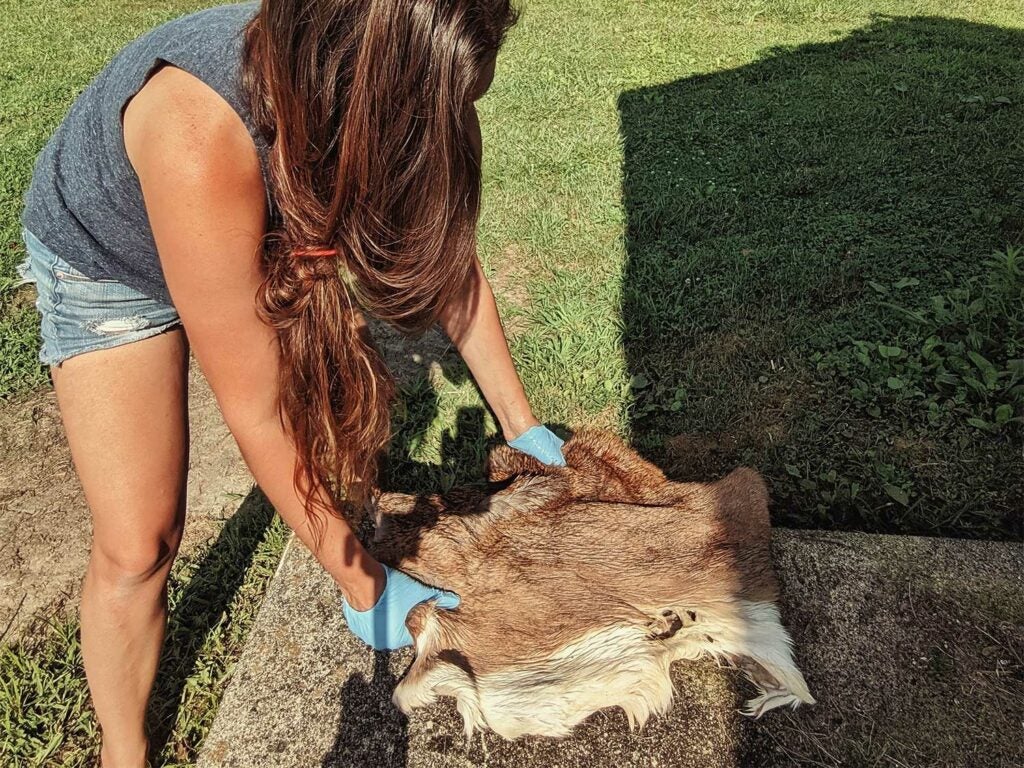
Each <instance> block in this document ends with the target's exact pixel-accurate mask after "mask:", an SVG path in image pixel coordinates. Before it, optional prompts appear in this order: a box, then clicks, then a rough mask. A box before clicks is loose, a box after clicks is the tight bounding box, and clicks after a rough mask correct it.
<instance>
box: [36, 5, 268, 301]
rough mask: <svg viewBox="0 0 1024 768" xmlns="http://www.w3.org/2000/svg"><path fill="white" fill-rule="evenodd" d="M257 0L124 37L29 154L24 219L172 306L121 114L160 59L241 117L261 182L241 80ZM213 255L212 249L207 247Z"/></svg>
mask: <svg viewBox="0 0 1024 768" xmlns="http://www.w3.org/2000/svg"><path fill="white" fill-rule="evenodd" d="M257 8H258V3H255V2H250V3H244V4H239V5H226V6H219V7H215V8H209V9H207V10H203V11H199V12H198V13H193V14H190V15H188V16H183V17H181V18H178V19H174V20H173V21H169V22H167V23H166V24H163V25H161V26H159V27H156V28H155V29H153V30H151V31H150V32H148V33H147V34H145V35H143V36H142V37H140V38H138V39H137V40H135V41H134V42H131V43H129V44H128V45H127V46H126V47H125V48H123V49H122V50H121V51H120V52H119V53H118V54H117V55H116V56H115V57H114V58H113V59H112V60H111V61H110V63H109V64H108V65H107V66H106V68H104V69H103V70H102V71H101V72H100V73H99V75H97V76H96V78H95V79H94V80H93V81H92V83H91V84H90V85H89V86H88V87H87V88H86V89H85V90H84V91H82V93H81V95H79V97H78V99H77V100H76V101H75V103H74V104H73V105H72V107H71V109H70V111H69V112H68V114H67V116H66V117H65V118H64V120H63V122H62V123H61V125H60V127H58V129H57V131H56V132H55V133H54V134H53V136H52V137H51V138H50V140H49V142H48V143H47V144H46V146H45V147H44V148H43V151H42V152H41V153H40V155H39V157H38V158H37V160H36V163H35V167H34V170H33V173H32V182H31V184H30V186H29V189H28V191H27V193H26V195H25V208H24V212H23V214H22V219H21V221H22V224H23V226H24V227H25V229H27V230H28V231H30V232H31V233H32V234H33V235H35V236H36V237H37V238H38V239H39V240H40V241H41V242H42V243H43V244H44V245H46V246H47V247H48V248H49V249H50V250H52V251H54V252H55V253H56V254H58V255H59V256H60V257H61V258H62V259H64V260H65V261H67V262H68V263H69V264H71V265H72V266H73V267H75V268H76V269H79V270H80V271H81V272H82V273H83V274H85V275H87V276H89V277H94V278H109V279H113V280H117V281H118V282H121V283H124V284H125V285H128V286H129V287H131V288H134V289H136V290H137V291H139V292H141V293H142V294H144V295H146V296H148V297H150V298H153V299H156V300H158V301H162V302H164V303H166V304H171V303H172V302H171V297H170V294H169V293H168V291H167V283H166V282H165V280H164V275H163V270H162V269H161V267H160V259H159V257H158V255H157V250H156V243H155V242H154V241H153V232H152V229H151V228H150V225H149V217H148V216H147V214H146V206H145V203H144V202H143V199H142V189H141V187H140V185H139V180H138V177H137V176H136V175H135V169H134V168H133V167H132V165H131V162H130V161H129V160H128V156H127V154H126V152H125V148H124V132H123V127H122V125H121V113H122V110H123V109H124V107H125V105H126V104H127V103H128V101H129V100H130V99H131V98H132V97H133V96H134V95H135V94H136V93H138V91H139V89H141V88H142V86H143V85H144V84H145V82H146V80H147V78H148V77H149V75H150V74H151V73H152V72H153V71H154V69H155V68H156V67H158V66H160V65H161V64H162V63H164V62H166V63H167V64H171V65H173V66H175V67H178V68H180V69H182V70H184V71H186V72H188V73H190V74H191V75H193V76H195V77H197V78H198V79H199V80H202V81H203V82H204V83H206V84H207V85H209V86H210V87H211V88H212V89H213V90H214V91H216V92H217V93H218V94H219V95H220V96H221V97H222V98H223V99H224V100H225V101H226V102H227V103H228V104H229V105H230V106H231V107H232V109H234V110H235V112H237V113H238V115H239V117H241V119H242V122H243V123H244V124H245V127H246V129H247V130H248V132H249V135H250V136H251V137H252V139H253V142H254V143H255V144H256V151H257V154H258V155H259V158H260V166H261V168H262V171H263V178H264V186H265V188H266V189H267V190H268V204H270V202H271V201H270V200H269V189H270V186H269V184H268V183H267V155H268V151H269V148H268V146H267V144H266V141H265V140H264V139H263V137H262V136H261V135H260V133H259V131H258V130H257V128H256V126H255V123H254V121H253V118H252V114H251V113H250V110H249V108H248V105H247V103H246V98H245V95H244V92H243V90H242V86H241V82H240V77H239V76H240V70H241V56H242V46H243V29H244V27H245V25H246V23H248V22H249V20H250V19H251V18H252V17H253V15H254V14H255V13H256V10H257ZM212 256H215V254H212Z"/></svg>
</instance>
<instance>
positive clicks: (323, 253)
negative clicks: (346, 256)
mask: <svg viewBox="0 0 1024 768" xmlns="http://www.w3.org/2000/svg"><path fill="white" fill-rule="evenodd" d="M337 255H338V249H337V248H295V249H293V250H292V256H293V257H295V258H297V259H318V258H324V257H330V256H337Z"/></svg>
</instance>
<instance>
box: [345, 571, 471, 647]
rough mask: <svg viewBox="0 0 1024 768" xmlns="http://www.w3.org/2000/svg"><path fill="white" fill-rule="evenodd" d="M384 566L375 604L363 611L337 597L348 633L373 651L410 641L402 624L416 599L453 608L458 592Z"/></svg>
mask: <svg viewBox="0 0 1024 768" xmlns="http://www.w3.org/2000/svg"><path fill="white" fill-rule="evenodd" d="M383 567H384V575H385V576H386V577H387V582H386V583H385V584H384V591H383V592H382V593H381V595H380V597H379V598H377V604H376V605H374V606H373V608H370V609H369V610H366V611H357V610H355V609H354V608H352V606H350V605H349V604H348V601H347V600H346V599H345V598H344V597H343V598H342V599H341V609H342V613H344V614H345V621H347V622H348V628H349V629H351V630H352V634H354V635H355V636H356V637H358V638H359V639H360V640H362V641H363V642H364V643H366V644H367V645H369V646H371V647H372V648H373V649H374V650H377V651H393V650H395V649H396V648H403V647H405V646H407V645H412V635H410V634H409V629H408V628H407V627H406V626H405V618H406V616H408V615H409V611H411V610H412V609H413V608H415V607H416V606H417V605H419V604H420V603H425V602H427V601H428V600H436V601H437V606H438V607H439V608H449V609H450V608H457V607H458V606H459V602H460V601H459V596H458V595H456V594H454V593H452V592H445V591H444V590H443V589H436V588H434V587H428V586H427V585H426V584H422V583H420V582H418V581H416V579H414V578H412V577H411V576H409V575H408V574H405V573H402V572H401V571H397V570H395V569H394V568H389V567H388V566H386V565H385V566H383Z"/></svg>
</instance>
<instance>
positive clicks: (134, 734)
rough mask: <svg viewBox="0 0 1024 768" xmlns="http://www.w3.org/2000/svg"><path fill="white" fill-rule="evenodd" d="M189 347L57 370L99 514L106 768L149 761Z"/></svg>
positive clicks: (98, 671)
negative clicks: (147, 723)
mask: <svg viewBox="0 0 1024 768" xmlns="http://www.w3.org/2000/svg"><path fill="white" fill-rule="evenodd" d="M187 373H188V344H187V341H186V340H185V334H184V333H183V332H182V331H181V330H180V329H179V330H174V331H170V332H167V333H163V334H160V335H158V336H154V337H152V338H149V339H145V340H143V341H139V342H134V343H131V344H126V345H124V346H121V347H115V348H113V349H109V350H100V351H96V352H89V353H86V354H83V355H79V356H76V357H73V358H71V359H70V360H68V361H66V362H65V363H64V365H63V366H61V367H60V368H54V369H53V381H54V386H55V387H56V390H57V401H58V403H59V405H60V410H61V416H62V418H63V420H64V426H65V428H66V430H67V435H68V442H69V443H70V445H71V455H72V458H73V459H74V462H75V469H76V470H77V472H78V476H79V478H80V479H81V481H82V487H83V488H84V490H85V497H86V501H87V502H88V504H89V509H90V511H91V512H92V519H93V540H92V552H91V555H90V558H89V566H88V570H87V571H86V576H85V582H84V585H83V588H82V608H81V622H82V655H83V657H84V660H85V672H86V677H87V678H88V680H89V690H90V692H91V694H92V700H93V705H94V706H95V708H96V715H97V717H98V719H99V722H100V726H101V727H102V729H103V749H102V758H101V759H102V765H103V768H121V766H130V768H140V766H144V765H145V762H146V749H147V740H146V734H145V728H144V720H145V714H146V705H147V702H148V699H149V694H150V690H151V689H152V687H153V680H154V677H155V676H156V669H157V663H158V661H159V657H160V648H161V645H162V644H163V637H164V628H165V624H166V619H167V575H168V573H169V572H170V568H171V562H172V561H173V559H174V556H175V554H176V553H177V550H178V543H179V542H180V540H181V531H182V526H183V524H184V520H185V478H186V472H187V470H188V411H187V381H188V380H187Z"/></svg>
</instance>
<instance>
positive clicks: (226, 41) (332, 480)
mask: <svg viewBox="0 0 1024 768" xmlns="http://www.w3.org/2000/svg"><path fill="white" fill-rule="evenodd" d="M513 21H514V14H513V12H512V11H511V9H510V7H509V4H508V2H507V0H312V1H311V0H265V2H264V3H263V4H262V5H261V6H259V7H257V6H256V5H255V4H246V5H234V6H224V7H220V8H215V9H210V10H207V11H202V12H199V13H196V14H193V15H191V16H187V17H184V18H181V19H178V20H175V21H173V22H170V23H168V24H165V25H163V26H161V27H158V28H156V29H155V30H153V31H151V32H150V33H149V34H148V35H146V36H144V37H142V38H140V39H139V40H137V41H135V42H133V43H131V44H130V45H129V46H128V47H127V48H125V49H124V50H123V51H122V52H121V53H119V54H118V55H117V56H116V57H115V58H114V59H113V61H112V62H111V63H110V64H109V65H108V67H107V68H106V69H105V70H104V71H103V72H102V73H101V74H100V75H99V76H98V77H97V78H96V80H95V81H94V82H93V83H92V84H91V85H90V86H89V88H88V89H86V90H85V91H84V92H83V93H82V95H81V96H80V97H79V99H78V100H77V101H76V103H75V105H74V106H73V107H72V109H71V110H70V112H69V114H68V116H67V118H66V119H65V121H64V122H63V124H62V125H61V127H60V128H59V129H58V131H57V132H56V134H55V135H54V137H53V138H52V139H51V141H50V142H49V144H48V145H47V147H46V148H45V149H44V151H43V152H42V154H41V155H40V157H39V159H38V161H37V163H36V168H35V172H34V176H33V181H32V185H31V188H30V190H29V192H28V194H27V196H26V207H25V213H24V216H23V223H24V229H25V241H26V246H27V248H28V252H29V257H28V259H27V260H26V262H25V264H24V266H23V272H24V274H25V275H26V277H28V279H31V280H34V281H35V282H36V284H37V286H38V292H39V301H38V307H39V309H40V312H41V315H42V336H43V348H42V351H41V359H42V360H43V362H44V363H47V364H49V365H50V366H51V370H52V374H53V381H54V386H55V388H56V391H57V398H58V402H59V405H60V408H61V413H62V417H63V420H64V423H65V426H66V430H67V435H68V440H69V442H70V445H71V451H72V455H73V458H74V461H75V466H76V469H77V471H78V474H79V476H80V478H81V481H82V485H83V487H84V489H85V495H86V499H87V501H88V503H89V507H90V510H91V513H92V516H93V525H94V535H93V546H92V553H91V558H90V561H89V567H88V571H87V574H86V577H85V582H84V587H83V592H82V606H81V627H82V630H81V634H82V652H83V656H84V659H85V667H86V673H87V676H88V680H89V686H90V691H91V693H92V697H93V702H94V704H95V709H96V713H97V716H98V718H99V721H100V724H101V726H102V729H103V746H102V762H103V765H104V766H106V768H113V767H115V766H139V765H143V764H144V761H145V755H146V750H147V742H146V735H145V732H144V727H143V716H144V712H145V708H146V702H147V698H148V696H149V693H150V689H151V687H152V684H153V678H154V674H155V670H156V666H157V659H158V655H159V651H160V646H161V643H162V639H163V631H164V625H165V618H166V582H167V575H168V572H169V569H170V567H171V562H172V560H173V558H174V556H175V552H176V551H177V547H178V543H179V540H180V537H181V530H182V524H183V521H184V503H185V481H186V469H187V466H188V426H187V415H186V369H187V358H188V350H189V348H190V347H191V349H192V351H193V352H194V354H195V356H196V359H197V360H198V362H199V364H200V366H201V367H202V370H203V372H204V374H205V375H206V377H207V378H208V379H209V382H210V384H211V386H212V388H213V391H214V393H215V394H216V396H217V401H218V403H219V406H220V408H221V411H222V412H223V414H224V417H225V419H226V421H227V424H228V426H229V427H230V429H231V431H232V433H233V435H234V437H235V439H236V440H237V441H238V444H239V446H240V448H241V451H242V454H243V456H244V457H245V460H246V462H247V463H248V465H249V467H250V469H251V470H252V472H253V475H254V476H255V478H256V480H257V482H258V483H259V485H260V487H261V488H262V489H263V490H264V492H265V493H266V494H267V496H268V497H269V498H270V500H271V501H272V503H273V504H274V506H275V508H276V509H277V511H278V512H279V513H280V515H281V516H282V517H283V518H284V519H285V520H286V521H287V522H288V524H289V525H291V526H292V527H293V528H294V529H295V531H296V533H297V534H298V536H299V537H300V539H302V541H304V542H305V543H306V544H307V545H309V546H310V547H311V548H313V549H314V551H315V552H316V553H317V557H318V559H319V561H320V562H321V564H322V565H323V567H324V568H325V569H326V570H327V571H328V572H330V574H331V576H332V577H333V578H334V579H335V581H336V582H337V584H338V586H339V588H340V590H341V592H342V595H343V606H344V611H345V615H346V617H347V619H348V623H349V626H350V628H351V629H352V630H353V631H354V632H355V633H356V634H358V635H359V636H360V637H361V638H362V639H363V640H365V641H366V642H367V643H370V644H371V645H372V646H373V647H375V648H393V647H398V646H400V645H404V644H408V643H409V642H410V638H409V636H408V632H407V631H406V629H405V626H404V619H405V616H406V614H407V613H408V611H409V609H410V608H411V607H412V606H413V605H415V604H417V603H419V602H422V601H424V600H428V599H437V600H438V601H439V604H441V605H442V606H445V607H449V608H452V607H455V606H456V605H457V604H458V598H457V597H456V596H455V595H451V594H448V593H442V592H440V591H439V590H436V589H433V588H430V587H428V586H426V585H423V584H419V583H418V582H415V581H413V580H412V579H411V578H409V577H408V576H405V575H404V574H401V573H398V572H394V571H391V570H390V569H388V568H386V567H384V566H383V565H382V564H380V563H378V562H376V561H375V560H374V559H373V557H372V556H371V555H370V554H369V553H368V552H367V551H366V550H365V549H364V548H363V546H362V545H361V544H360V542H359V541H358V539H357V538H356V537H355V536H354V535H353V533H352V529H351V527H350V526H349V524H348V523H347V522H346V517H345V514H344V513H346V512H355V513H357V512H359V511H360V510H361V509H363V508H364V506H365V505H366V504H367V503H370V502H372V498H373V493H374V489H375V480H376V475H377V464H378V460H379V457H380V456H381V453H382V452H383V451H384V450H385V449H386V446H387V443H388V439H389V431H388V430H389V406H390V402H391V396H392V384H391V380H390V378H389V375H388V372H387V370H386V368H385V365H384V362H383V361H382V359H381V357H380V355H379V353H378V351H377V350H376V348H375V347H374V345H373V343H372V340H371V339H370V337H369V336H368V333H367V329H366V325H365V323H364V320H363V316H362V314H361V311H360V308H362V309H365V310H366V311H367V312H370V313H372V314H373V315H375V316H377V317H379V318H381V319H383V320H384V321H387V322H389V323H392V324H393V325H395V326H396V327H398V328H400V329H403V330H406V331H410V332H413V331H417V330H420V329H423V328H425V327H427V326H429V325H431V324H433V323H435V322H439V323H440V324H441V325H442V327H443V328H444V329H445V330H446V331H447V333H448V334H449V336H450V337H451V338H452V339H453V341H454V342H455V344H456V346H457V347H458V349H459V350H460V353H461V354H462V356H463V358H464V359H465V361H466V363H467V365H468V366H469V368H470V370H471V372H472V373H473V375H474V377H475V379H476V381H477V383H478V384H479V386H480V389H481V391H482V392H483V394H484V396H485V398H486V399H487V401H488V403H489V405H490V406H491V407H492V409H493V411H494V413H495V415H496V417H497V419H498V421H499V422H500V425H501V428H502V431H503V433H504V437H505V439H506V440H509V441H510V443H511V444H512V445H513V446H514V447H518V448H520V449H521V450H524V451H526V452H528V453H530V454H531V455H534V456H536V457H537V458H539V459H540V460H541V461H544V462H547V463H554V464H558V463H564V462H563V459H562V455H561V450H560V446H561V441H559V440H558V438H557V437H555V436H554V435H553V434H552V433H551V432H549V431H548V430H547V429H546V428H544V427H543V426H541V425H540V424H539V423H538V421H537V420H536V419H535V418H534V416H533V414H532V412H531V409H530V406H529V404H528V402H527V400H526V397H525V394H524V392H523V387H522V385H521V383H520V381H519V378H518V376H517V374H516V371H515V368H514V366H513V362H512V360H511V358H510V355H509V351H508V345H507V343H506V340H505V337H504V334H503V332H502V327H501V323H500V320H499V317H498V313H497V310H496V308H495V302H494V297H493V294H492V292H491V290H490V287H489V286H488V283H487V280H486V278H485V277H484V275H483V272H482V271H481V268H480V264H479V261H478V260H477V257H476V253H475V243H474V232H475V225H476V219H477V213H478V208H479V188H480V152H481V147H480V129H479V125H478V122H477V117H476V112H475V109H474V104H473V102H474V101H475V100H476V99H477V98H479V97H480V96H481V95H482V94H483V93H484V92H485V91H486V90H487V88H488V86H489V84H490V81H491V78H492V76H493V71H494V60H495V56H496V54H497V51H498V48H499V47H500V45H501V42H502V40H503V37H504V34H505V32H506V31H507V29H508V28H509V26H510V25H511V24H512V23H513Z"/></svg>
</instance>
